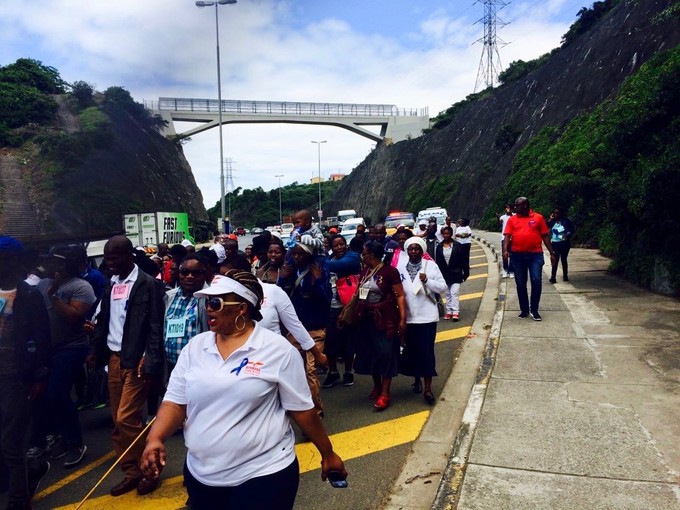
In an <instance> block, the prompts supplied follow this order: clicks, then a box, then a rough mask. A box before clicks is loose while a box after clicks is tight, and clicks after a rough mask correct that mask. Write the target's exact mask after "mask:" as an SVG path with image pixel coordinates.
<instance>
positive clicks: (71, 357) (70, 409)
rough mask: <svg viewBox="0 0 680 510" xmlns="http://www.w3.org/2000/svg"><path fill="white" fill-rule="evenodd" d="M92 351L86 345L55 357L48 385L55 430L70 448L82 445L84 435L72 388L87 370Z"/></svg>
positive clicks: (56, 352)
mask: <svg viewBox="0 0 680 510" xmlns="http://www.w3.org/2000/svg"><path fill="white" fill-rule="evenodd" d="M88 351H89V348H88V347H87V346H86V345H80V346H75V347H65V348H63V349H59V350H57V351H55V352H54V354H52V372H51V373H50V381H49V384H48V386H47V396H48V398H49V402H50V411H51V413H50V414H51V416H50V418H51V419H52V420H53V421H54V428H55V429H56V430H57V431H58V432H59V433H60V434H61V435H62V436H63V437H64V441H66V444H67V445H68V446H69V447H74V446H81V445H82V444H83V436H82V432H81V429H80V417H79V416H78V408H77V407H76V404H75V402H73V399H72V398H71V388H73V383H74V382H75V380H76V378H77V377H78V373H79V372H80V371H81V370H82V369H83V363H85V357H86V356H87V353H88Z"/></svg>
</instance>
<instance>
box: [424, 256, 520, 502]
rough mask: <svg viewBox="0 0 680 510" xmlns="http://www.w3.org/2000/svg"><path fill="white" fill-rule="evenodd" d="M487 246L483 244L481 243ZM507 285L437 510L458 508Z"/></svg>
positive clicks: (502, 285) (495, 349)
mask: <svg viewBox="0 0 680 510" xmlns="http://www.w3.org/2000/svg"><path fill="white" fill-rule="evenodd" d="M484 244H486V243H484ZM506 289H507V284H506V281H505V280H501V283H500V285H499V293H498V301H497V304H496V311H495V313H494V317H493V324H492V326H491V330H490V331H489V335H488V337H487V341H486V347H485V349H484V357H483V359H482V362H481V364H480V366H479V373H478V374H477V378H476V379H475V384H474V386H473V388H472V391H471V393H470V399H469V400H468V403H467V406H466V408H465V414H464V415H463V421H462V423H461V425H460V428H459V430H458V434H457V435H456V439H455V442H454V443H453V450H452V452H451V455H450V457H449V461H448V462H447V464H446V468H445V470H444V476H442V479H441V482H440V484H439V487H438V489H437V495H436V497H435V500H434V502H433V503H432V507H431V508H433V509H437V510H443V509H447V510H449V509H450V510H455V509H456V508H458V500H459V498H460V490H461V488H462V485H463V479H464V478H465V470H466V468H467V460H468V457H469V455H470V449H471V448H472V441H473V439H474V436H475V431H476V430H477V424H478V422H479V417H480V415H481V413H482V405H483V404H484V398H485V396H486V391H487V388H488V384H489V379H490V378H491V373H492V371H493V367H494V364H495V362H496V354H497V353H498V343H499V340H500V332H501V325H502V323H503V315H504V313H505V302H506V299H505V298H506V292H507V290H506Z"/></svg>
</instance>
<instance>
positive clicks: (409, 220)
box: [385, 211, 416, 236]
mask: <svg viewBox="0 0 680 510" xmlns="http://www.w3.org/2000/svg"><path fill="white" fill-rule="evenodd" d="M399 225H404V226H405V227H406V228H408V229H410V230H413V228H414V227H415V226H416V220H415V218H414V217H413V213H410V212H402V211H392V212H390V213H389V214H388V215H387V217H386V218H385V229H386V230H387V235H388V236H391V235H393V234H394V233H395V232H396V231H397V227H398V226H399Z"/></svg>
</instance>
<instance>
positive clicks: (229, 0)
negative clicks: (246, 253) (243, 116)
mask: <svg viewBox="0 0 680 510" xmlns="http://www.w3.org/2000/svg"><path fill="white" fill-rule="evenodd" d="M235 3H236V0H217V1H215V2H203V1H200V0H199V1H197V2H196V6H197V7H212V6H213V5H214V6H215V38H216V39H217V102H218V103H219V112H218V119H219V132H220V193H221V197H220V214H221V215H222V218H221V219H220V222H221V226H222V228H221V230H222V231H223V232H224V233H228V232H227V231H226V230H224V217H225V214H226V211H225V204H224V145H223V142H222V77H221V73H220V22H219V15H218V11H217V7H218V6H220V5H227V4H235ZM229 221H230V222H231V217H230V218H229ZM229 230H231V229H229Z"/></svg>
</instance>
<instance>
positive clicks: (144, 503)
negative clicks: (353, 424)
mask: <svg viewBox="0 0 680 510" xmlns="http://www.w3.org/2000/svg"><path fill="white" fill-rule="evenodd" d="M429 415H430V411H421V412H419V413H415V414H411V415H408V416H403V417H401V418H396V419H394V420H388V421H384V422H381V423H375V424H373V425H368V426H366V427H361V428H358V429H354V430H350V431H346V432H340V433H338V434H333V435H332V436H331V441H332V442H333V449H334V450H335V451H336V453H337V454H338V455H340V457H342V459H343V460H349V459H354V458H357V457H362V456H364V455H369V454H371V453H377V452H379V451H382V450H386V449H388V448H392V447H394V446H399V445H402V444H406V443H410V442H412V441H415V440H416V438H417V437H418V434H420V431H421V429H422V428H423V425H425V422H426V421H427V418H428V416H429ZM295 453H296V454H297V457H298V462H299V463H300V473H306V472H308V471H313V470H315V469H319V468H320V465H321V456H320V455H319V452H318V451H317V450H316V448H315V447H314V446H313V445H312V443H301V444H298V445H295ZM182 478H183V477H182V476H175V477H173V478H168V479H166V480H163V481H162V483H161V486H160V487H159V488H158V489H157V490H156V491H155V492H153V493H151V494H149V495H148V496H144V497H140V496H138V495H137V493H136V492H135V491H132V492H129V493H127V494H124V495H123V496H119V497H116V498H114V497H111V496H109V495H106V496H99V497H97V498H94V499H91V500H89V501H87V502H86V503H85V504H84V505H83V506H82V507H81V508H83V509H87V510H130V509H131V508H134V509H135V510H156V509H158V508H182V507H183V506H184V503H185V501H186V498H187V494H186V490H185V489H184V487H183V486H182ZM76 505H77V503H73V504H71V505H66V506H62V507H59V508H57V509H55V510H67V509H68V510H73V508H74V507H75V506H76Z"/></svg>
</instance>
